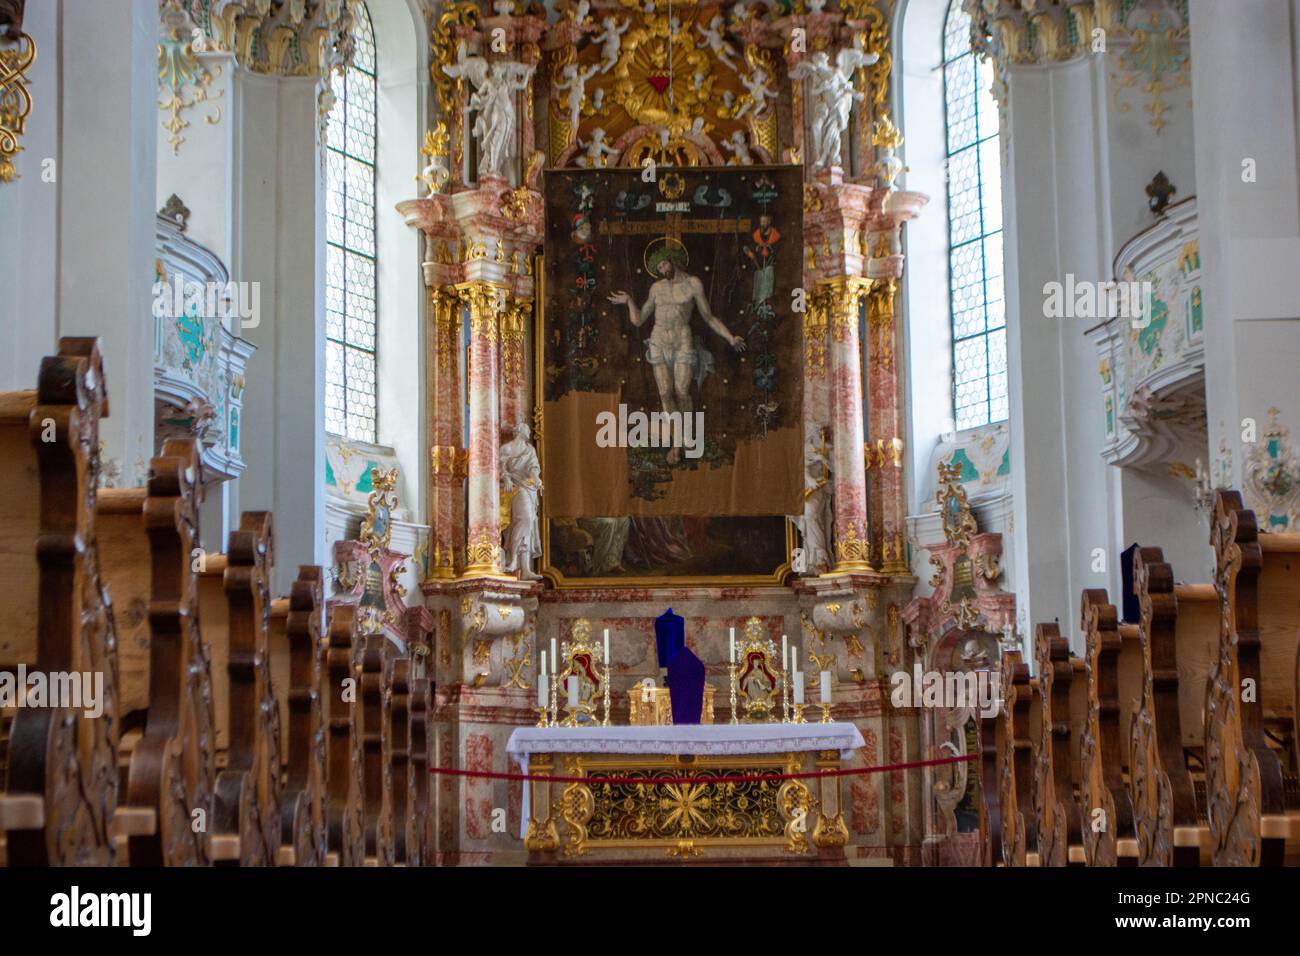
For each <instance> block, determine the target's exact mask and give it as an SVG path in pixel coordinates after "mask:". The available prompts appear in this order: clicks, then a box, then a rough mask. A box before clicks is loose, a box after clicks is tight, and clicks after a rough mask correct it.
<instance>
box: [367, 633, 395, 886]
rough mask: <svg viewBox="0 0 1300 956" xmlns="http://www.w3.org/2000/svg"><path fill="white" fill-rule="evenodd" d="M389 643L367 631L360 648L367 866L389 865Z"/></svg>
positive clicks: (391, 860) (391, 855)
mask: <svg viewBox="0 0 1300 956" xmlns="http://www.w3.org/2000/svg"><path fill="white" fill-rule="evenodd" d="M392 646H393V645H392V644H391V643H390V642H389V641H388V639H387V638H385V637H384V636H383V634H370V635H367V636H366V637H365V638H363V640H362V650H361V701H362V708H361V709H362V714H363V719H362V733H361V751H362V761H363V767H364V774H363V778H364V789H363V791H362V792H363V801H364V803H363V806H364V814H365V828H366V852H365V865H366V866H392V865H393V864H394V862H395V859H394V853H395V846H394V832H393V774H392V761H391V753H392V740H391V736H390V733H391V731H392V719H391V717H390V713H389V712H390V709H391V706H392V698H391V694H390V690H389V687H388V686H387V680H386V678H387V676H388V656H389V653H390V649H391V648H392Z"/></svg>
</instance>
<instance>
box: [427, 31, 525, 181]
mask: <svg viewBox="0 0 1300 956" xmlns="http://www.w3.org/2000/svg"><path fill="white" fill-rule="evenodd" d="M442 69H443V72H444V73H446V74H447V75H448V76H450V77H451V78H452V79H467V80H469V82H470V83H471V85H473V87H474V93H473V94H472V95H471V96H470V99H469V109H470V110H476V111H477V112H478V117H477V118H476V119H475V120H474V135H475V136H476V137H477V138H478V155H479V159H478V167H479V173H480V174H488V175H496V176H505V175H506V168H505V167H506V161H507V160H508V159H509V158H510V146H511V143H512V142H513V141H514V138H515V127H516V125H517V121H518V117H517V112H516V110H515V94H516V93H519V92H522V91H523V90H525V89H527V88H528V80H529V79H530V78H531V77H532V75H533V70H534V67H531V66H527V65H525V64H523V63H515V62H513V61H509V60H498V61H496V62H494V63H491V64H489V63H488V61H487V60H485V59H483V57H481V56H466V55H465V44H464V42H462V43H461V45H460V48H459V50H458V51H457V54H456V62H455V63H451V64H448V65H446V66H444V67H443V68H442Z"/></svg>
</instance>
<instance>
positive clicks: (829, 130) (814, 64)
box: [790, 47, 880, 169]
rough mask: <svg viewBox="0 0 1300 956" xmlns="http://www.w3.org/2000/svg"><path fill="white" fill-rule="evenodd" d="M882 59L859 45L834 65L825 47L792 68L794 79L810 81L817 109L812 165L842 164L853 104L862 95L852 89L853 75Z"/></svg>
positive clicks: (840, 55)
mask: <svg viewBox="0 0 1300 956" xmlns="http://www.w3.org/2000/svg"><path fill="white" fill-rule="evenodd" d="M878 59H880V54H878V53H864V52H863V51H862V50H860V49H858V48H857V47H847V48H845V49H843V50H840V52H839V53H837V54H836V56H835V65H834V66H832V65H831V61H830V57H829V56H828V55H827V53H826V51H825V50H818V51H817V52H816V53H814V54H813V55H812V56H811V57H810V58H809V59H807V60H804V61H803V62H802V63H800V64H799V65H798V66H796V67H795V68H794V69H793V70H791V71H790V79H792V80H805V79H807V80H811V83H810V86H809V89H808V93H809V96H810V98H811V99H812V102H813V104H814V108H813V109H812V110H811V111H810V114H811V115H812V116H815V117H816V119H814V120H813V123H812V128H811V130H810V132H811V133H812V156H813V167H814V168H819V169H829V168H830V167H832V166H837V165H839V159H840V143H841V137H842V136H843V135H844V130H845V129H847V128H848V125H849V114H850V112H852V110H853V104H854V103H855V102H857V101H858V100H861V99H862V98H863V94H862V93H861V92H859V91H858V90H855V89H854V88H853V74H854V73H855V72H856V71H857V70H858V69H859V68H860V67H864V66H870V65H871V64H873V63H875V62H876V61H877V60H878Z"/></svg>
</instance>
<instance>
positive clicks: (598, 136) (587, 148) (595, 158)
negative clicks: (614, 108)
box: [578, 126, 618, 169]
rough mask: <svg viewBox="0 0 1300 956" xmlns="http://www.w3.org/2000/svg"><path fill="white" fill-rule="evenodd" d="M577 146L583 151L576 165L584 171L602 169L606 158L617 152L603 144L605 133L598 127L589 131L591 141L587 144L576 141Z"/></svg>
mask: <svg viewBox="0 0 1300 956" xmlns="http://www.w3.org/2000/svg"><path fill="white" fill-rule="evenodd" d="M578 146H579V147H580V148H581V149H582V150H583V155H582V156H580V157H579V158H578V165H579V166H582V167H584V168H586V169H603V168H604V167H605V158H606V157H607V156H617V155H618V150H616V149H614V148H613V147H611V146H610V145H609V144H608V143H606V142H605V131H604V130H603V129H601V128H600V127H599V126H597V127H596V128H595V129H593V130H592V131H591V139H589V140H588V141H587V142H585V143H584V142H583V141H582V140H578Z"/></svg>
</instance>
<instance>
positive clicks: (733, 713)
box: [727, 660, 740, 724]
mask: <svg viewBox="0 0 1300 956" xmlns="http://www.w3.org/2000/svg"><path fill="white" fill-rule="evenodd" d="M727 670H728V671H730V673H731V722H732V723H733V724H738V723H740V716H739V714H737V713H736V710H737V708H736V662H735V661H734V660H733V661H732V662H731V663H730V664H728V665H727Z"/></svg>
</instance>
